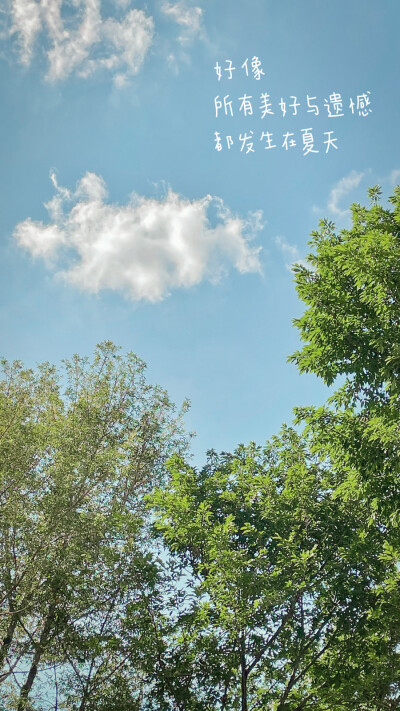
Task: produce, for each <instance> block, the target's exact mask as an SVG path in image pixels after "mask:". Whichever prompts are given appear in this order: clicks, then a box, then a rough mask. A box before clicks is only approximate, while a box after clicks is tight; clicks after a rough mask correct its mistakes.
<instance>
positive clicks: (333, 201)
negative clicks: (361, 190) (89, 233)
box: [328, 170, 365, 217]
mask: <svg viewBox="0 0 400 711" xmlns="http://www.w3.org/2000/svg"><path fill="white" fill-rule="evenodd" d="M364 175H365V173H357V171H356V170H352V171H351V173H349V175H346V176H345V177H344V178H341V179H340V180H339V181H338V182H337V183H336V185H334V186H333V188H332V190H331V192H330V194H329V198H328V209H329V210H330V211H331V212H332V213H333V214H334V215H338V216H339V217H343V216H344V215H347V213H348V209H345V210H343V209H341V207H340V202H341V201H342V200H343V198H344V197H346V196H347V195H348V194H349V193H350V192H351V191H352V190H354V189H355V188H358V186H359V185H360V183H361V180H362V179H363V177H364Z"/></svg>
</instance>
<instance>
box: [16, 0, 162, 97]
mask: <svg viewBox="0 0 400 711" xmlns="http://www.w3.org/2000/svg"><path fill="white" fill-rule="evenodd" d="M119 4H120V5H121V3H119ZM66 6H67V3H65V2H64V0H38V1H36V0H11V27H10V35H11V36H14V37H16V39H17V45H18V52H19V59H20V61H21V63H22V64H24V65H26V66H28V65H30V63H31V62H32V59H33V57H34V53H35V49H36V45H37V44H38V41H39V38H42V39H43V42H44V46H45V52H46V55H47V59H48V71H47V75H46V78H47V79H48V80H49V81H52V82H55V81H59V80H62V79H66V78H67V77H69V76H70V75H72V74H77V75H78V76H81V77H87V76H89V75H91V74H94V73H95V72H97V71H99V70H107V71H109V72H111V74H112V77H113V80H114V83H115V84H116V85H117V86H118V85H122V84H124V83H125V82H126V81H127V79H128V78H129V76H132V75H134V74H136V73H137V72H138V71H139V69H140V68H141V66H142V64H143V61H144V58H145V56H146V54H147V51H148V49H149V47H150V45H151V42H152V38H153V31H154V22H153V18H152V17H150V16H148V15H146V13H145V12H144V11H143V10H138V9H130V10H128V11H127V12H126V14H125V15H124V16H123V17H122V18H120V19H117V18H116V17H107V18H103V17H102V14H101V0H77V1H76V2H74V3H73V5H72V6H73V7H74V12H73V13H72V14H71V5H70V4H68V19H65V17H64V15H63V9H64V7H66Z"/></svg>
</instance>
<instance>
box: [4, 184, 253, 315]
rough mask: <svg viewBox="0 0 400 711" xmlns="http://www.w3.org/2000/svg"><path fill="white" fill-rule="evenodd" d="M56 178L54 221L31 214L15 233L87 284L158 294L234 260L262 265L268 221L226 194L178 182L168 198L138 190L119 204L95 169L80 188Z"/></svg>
mask: <svg viewBox="0 0 400 711" xmlns="http://www.w3.org/2000/svg"><path fill="white" fill-rule="evenodd" d="M51 179H52V182H53V185H54V187H55V189H56V192H55V195H54V197H53V198H52V200H50V202H48V203H47V204H46V208H47V211H48V213H49V216H50V223H49V224H43V223H42V222H35V221H33V220H31V219H27V220H24V222H21V223H20V224H18V225H17V227H16V228H15V231H14V238H15V239H16V241H17V243H18V244H19V245H20V246H21V247H25V248H26V249H27V250H28V251H29V252H30V253H31V254H32V255H33V256H35V257H41V258H43V259H45V261H46V263H47V265H48V266H49V267H50V268H52V269H56V271H57V272H58V273H59V274H61V275H62V276H63V277H64V278H65V279H66V280H67V281H68V282H69V283H71V284H74V285H76V286H77V287H79V288H81V289H84V290H86V291H89V292H93V293H96V292H98V291H100V290H101V289H114V290H118V291H123V292H124V293H125V294H126V295H128V296H129V297H130V298H132V299H135V300H141V299H143V300H147V301H152V302H156V301H160V300H161V299H163V298H164V297H165V296H167V295H168V294H169V293H170V291H171V290H172V289H174V288H178V287H191V286H193V285H195V284H199V283H200V282H201V281H203V280H204V279H208V280H210V281H217V280H218V279H219V278H220V277H221V276H223V274H224V273H226V271H227V269H228V268H229V267H232V266H233V267H234V268H235V269H237V270H238V271H239V272H240V273H245V272H261V266H260V258H259V252H260V249H261V248H260V247H255V246H253V245H251V243H250V239H251V237H252V236H253V235H254V234H255V233H256V232H257V231H258V230H259V229H260V228H261V226H262V225H261V213H259V212H257V213H254V214H251V215H250V216H249V217H248V218H247V219H242V218H239V217H237V216H234V215H232V214H231V213H230V211H229V210H228V209H227V208H226V207H225V206H224V204H223V202H222V200H220V199H219V198H213V197H211V196H210V195H207V196H206V197H204V198H202V199H199V200H188V199H187V198H184V197H183V196H181V195H178V194H177V193H174V192H172V191H171V190H169V191H168V193H167V194H166V195H165V197H164V198H163V199H161V200H157V199H155V198H146V197H141V196H138V195H133V196H132V197H131V199H130V201H129V202H128V203H127V204H126V205H115V204H111V203H107V202H106V198H107V187H106V184H105V183H104V181H103V179H102V178H101V177H99V176H98V175H96V174H95V173H86V175H85V176H84V177H83V178H82V179H81V180H80V181H79V182H78V184H77V187H76V190H75V191H73V192H71V191H69V190H67V189H66V188H62V187H60V186H59V185H58V183H57V180H56V177H55V175H54V174H53V175H52V176H51ZM210 208H211V209H212V211H213V212H214V213H215V215H216V220H215V224H213V225H211V222H210V218H209V211H210ZM213 222H214V221H213Z"/></svg>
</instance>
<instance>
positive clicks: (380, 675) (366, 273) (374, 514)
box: [291, 186, 400, 709]
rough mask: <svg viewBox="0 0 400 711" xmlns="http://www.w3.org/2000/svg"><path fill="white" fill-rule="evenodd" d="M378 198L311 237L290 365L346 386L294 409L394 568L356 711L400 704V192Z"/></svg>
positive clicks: (299, 278) (346, 688)
mask: <svg viewBox="0 0 400 711" xmlns="http://www.w3.org/2000/svg"><path fill="white" fill-rule="evenodd" d="M380 195H381V190H380V188H379V186H375V187H374V188H371V189H370V190H369V197H370V200H371V205H370V207H362V206H361V205H358V204H354V205H352V207H351V213H352V225H351V227H350V228H349V229H342V230H336V229H335V225H334V224H333V223H330V222H327V221H322V222H321V223H320V228H319V230H318V231H316V232H314V233H313V234H312V241H311V243H310V244H311V248H312V251H311V254H310V255H309V257H308V262H309V265H310V266H309V268H306V267H304V266H298V267H297V268H296V272H297V273H296V282H297V290H298V293H299V296H300V298H301V299H302V300H303V301H304V302H305V304H306V306H307V308H306V311H305V313H304V315H303V316H302V317H301V318H300V319H298V320H297V321H296V322H295V323H296V325H297V327H298V328H299V330H300V335H301V338H302V340H303V341H304V346H303V347H302V348H301V349H300V350H299V351H297V352H296V353H295V354H294V355H293V356H292V357H291V359H292V361H294V362H295V363H297V365H298V367H299V369H300V371H301V372H312V373H315V374H317V375H318V376H319V377H321V378H322V379H323V380H324V382H325V383H327V384H328V385H331V384H333V383H335V382H336V381H337V379H339V381H341V382H340V387H338V388H337V390H336V392H335V393H334V394H333V396H332V397H331V398H330V399H329V401H328V403H327V404H326V405H325V406H323V407H320V408H315V407H310V408H301V409H297V422H298V423H299V424H302V425H305V426H306V431H307V432H308V435H309V437H310V438H311V439H312V442H313V451H314V452H318V453H319V455H320V456H322V457H325V458H326V459H327V461H329V467H330V469H331V471H332V473H333V474H334V475H335V477H336V479H337V495H338V496H340V497H342V498H343V499H346V498H347V497H350V498H354V496H357V497H358V498H359V499H360V500H361V499H362V500H364V501H365V504H366V507H367V513H366V517H367V520H368V521H374V522H376V524H377V525H379V527H380V529H381V530H382V531H384V533H385V537H386V544H385V546H386V547H385V550H384V551H382V553H381V554H382V556H383V557H384V558H385V557H386V558H387V559H388V560H390V561H391V566H392V568H391V574H388V576H387V578H386V579H385V581H384V582H383V583H382V584H381V585H379V586H377V593H379V597H378V600H377V603H376V605H375V608H374V610H373V611H370V614H369V618H368V634H366V636H365V639H364V643H363V645H362V647H360V655H359V656H357V657H355V658H349V661H348V665H347V677H346V678H345V677H344V678H343V679H342V682H341V683H340V684H339V686H338V689H339V691H338V694H339V696H338V697H335V698H336V701H335V703H337V699H338V698H339V697H340V695H341V696H342V698H343V695H344V696H345V698H347V699H348V703H349V704H351V703H353V706H352V708H357V709H358V708H360V709H392V708H398V704H399V703H400V687H399V684H398V679H399V678H400V669H399V664H400V660H399V649H400V647H399V640H400V632H399V629H400V616H399V613H398V606H399V589H400V526H399V524H400V458H399V452H400V437H399V432H400V414H399V412H400V409H399V405H400V337H399V334H400V331H399V328H400V187H397V188H395V190H394V192H393V195H392V196H391V197H390V198H389V207H383V206H382V205H381V204H380V203H379V197H380ZM334 667H335V660H334V659H332V660H331V668H332V670H333V669H334Z"/></svg>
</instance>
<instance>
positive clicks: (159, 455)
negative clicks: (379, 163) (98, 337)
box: [0, 186, 400, 711]
mask: <svg viewBox="0 0 400 711" xmlns="http://www.w3.org/2000/svg"><path fill="white" fill-rule="evenodd" d="M380 194H381V191H380V188H379V187H378V186H375V187H374V188H371V189H370V190H369V197H370V205H369V207H362V206H360V205H353V206H352V207H351V218H352V224H351V226H350V227H349V228H347V229H341V230H337V229H336V228H335V225H334V224H333V223H331V222H329V221H327V220H323V221H321V223H320V225H319V229H318V230H317V231H315V232H314V233H313V234H312V240H311V242H310V246H311V253H310V255H309V257H308V266H307V265H298V266H297V267H295V281H296V285H297V290H298V294H299V297H300V298H301V299H302V300H303V302H304V303H305V306H306V310H305V312H304V314H303V316H302V317H301V318H299V319H297V320H296V321H295V325H296V326H297V328H298V329H299V332H300V336H301V339H302V341H303V345H302V347H301V348H300V349H299V350H298V351H297V352H296V353H295V354H294V355H293V356H291V358H290V359H291V360H292V361H293V362H295V363H296V364H297V366H298V368H299V370H300V372H306V373H307V372H308V373H314V374H316V375H317V376H319V377H321V378H322V379H323V380H324V382H325V383H327V384H328V385H331V386H333V387H334V388H336V389H334V390H332V393H333V394H332V395H331V397H330V398H329V399H328V401H327V402H326V404H325V405H323V406H321V407H315V406H312V404H311V405H310V406H308V407H301V408H296V410H295V421H294V424H293V425H292V426H286V425H284V426H283V427H282V429H281V431H280V433H279V434H278V435H277V436H275V437H273V438H272V439H271V440H270V441H269V442H267V443H266V444H265V445H263V446H257V445H256V444H254V443H251V444H250V445H248V446H244V445H239V446H238V447H237V448H236V449H235V450H234V451H233V452H232V453H227V452H225V453H221V454H217V453H216V452H214V451H213V450H210V451H209V452H208V453H207V461H206V463H205V465H204V466H202V467H195V466H193V464H192V462H191V460H190V456H189V450H188V444H189V435H188V434H187V433H186V432H185V430H184V426H183V421H182V417H183V414H184V411H185V409H186V407H187V404H186V403H184V405H183V408H182V410H181V411H178V412H177V411H176V409H175V408H174V406H173V405H172V403H171V402H170V400H169V397H168V395H167V393H166V392H165V391H164V390H163V389H162V388H160V387H158V386H152V385H149V384H148V383H147V381H146V378H145V365H144V363H143V362H142V361H141V360H140V359H139V358H138V357H137V356H135V355H134V354H133V353H130V354H128V355H127V356H122V355H121V354H120V352H119V350H118V349H117V348H116V347H115V346H114V345H113V344H112V343H110V342H106V343H103V344H100V345H99V346H98V347H97V349H96V352H95V355H94V359H93V360H92V361H89V360H88V359H86V358H83V357H80V356H74V357H73V358H72V359H71V360H69V361H65V362H64V363H63V366H62V368H61V369H57V368H55V367H54V366H51V365H49V364H48V363H45V364H42V365H41V366H39V367H38V368H37V369H36V370H29V369H26V368H24V367H23V365H22V364H21V363H19V362H15V363H11V364H10V363H7V362H6V361H4V362H3V379H2V380H1V382H0V700H1V704H2V707H1V708H4V709H6V710H7V711H16V710H17V711H24V710H25V711H59V710H61V709H66V710H68V711H214V710H215V711H223V710H225V711H253V710H254V711H256V710H258V709H260V710H261V709H262V710H263V711H303V710H304V711H317V710H318V711H332V710H333V709H335V711H392V710H394V709H397V708H399V704H400V685H399V679H400V614H399V609H400V455H399V453H400V434H399V433H400V415H399V412H400V409H399V405H400V188H396V189H395V191H394V193H393V195H392V197H391V198H390V200H389V206H388V207H383V206H382V205H381V204H380V202H379V200H380Z"/></svg>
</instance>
